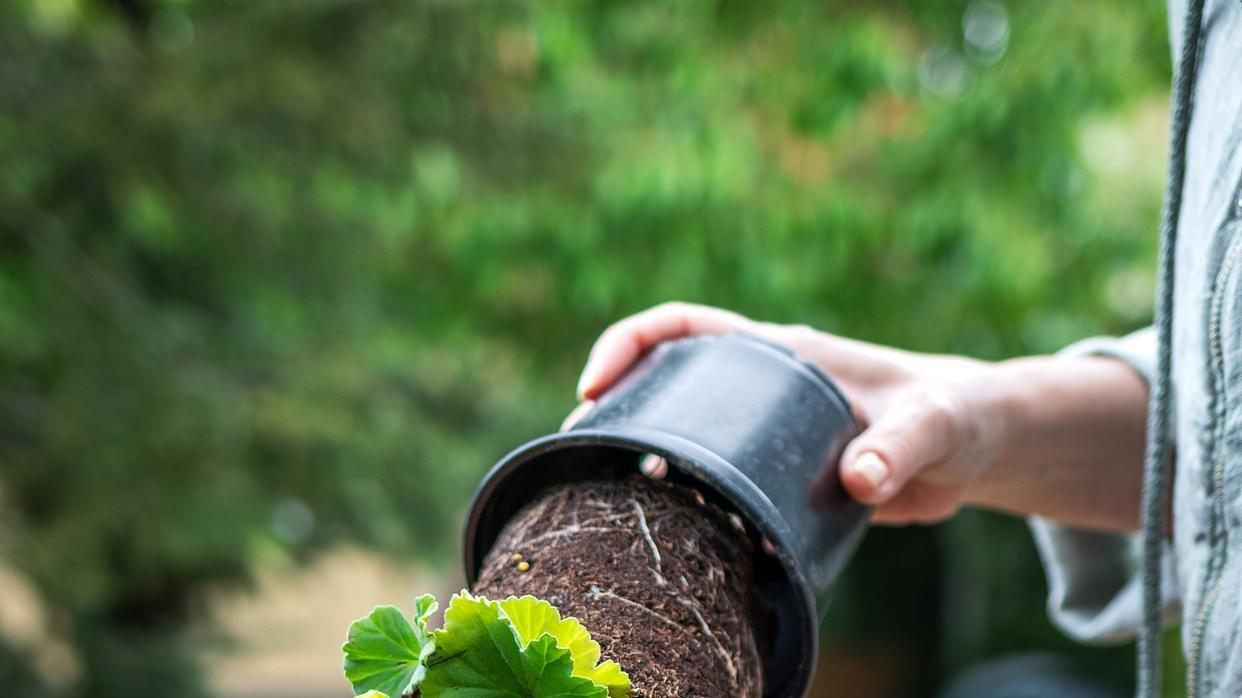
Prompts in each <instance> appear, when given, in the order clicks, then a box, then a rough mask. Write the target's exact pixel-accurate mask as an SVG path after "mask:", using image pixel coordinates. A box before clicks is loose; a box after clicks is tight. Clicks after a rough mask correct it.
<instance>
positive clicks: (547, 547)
mask: <svg viewBox="0 0 1242 698" xmlns="http://www.w3.org/2000/svg"><path fill="white" fill-rule="evenodd" d="M751 555H752V550H751V544H750V541H749V539H747V538H746V536H745V535H744V534H742V533H740V532H738V531H737V530H736V529H735V528H734V527H733V525H732V524H731V523H730V521H729V519H728V518H727V517H726V516H725V515H724V513H723V512H721V511H720V510H719V509H717V508H716V507H714V506H711V505H710V504H705V503H703V500H702V498H701V497H700V496H698V495H697V494H696V493H695V492H694V491H692V490H688V489H685V488H682V487H676V486H673V485H669V484H667V483H664V482H661V481H657V480H650V479H647V478H641V477H635V478H633V479H631V480H626V481H623V482H592V483H578V484H571V485H563V486H560V487H556V488H554V489H551V490H549V491H547V492H546V493H544V494H543V495H542V496H541V497H540V498H538V499H536V500H535V501H533V502H532V503H530V504H529V505H527V506H526V507H525V508H524V509H522V510H521V511H520V512H518V514H517V515H516V516H515V517H513V519H512V520H511V521H510V522H509V523H508V524H507V525H506V526H505V528H504V530H503V531H502V532H501V534H500V537H499V538H498V539H497V542H496V545H495V546H494V547H493V548H492V550H491V552H490V553H489V554H488V556H487V558H486V559H485V560H484V563H483V569H482V571H481V573H480V575H479V580H478V583H477V584H475V589H474V590H475V592H476V593H478V594H481V595H484V596H487V597H489V598H504V597H506V596H509V595H515V596H520V595H523V594H531V595H533V596H537V597H539V598H542V599H546V600H548V601H549V602H551V603H552V604H553V605H554V606H556V607H557V608H558V609H559V610H560V612H561V614H562V615H570V616H574V617H575V618H577V619H578V620H580V621H581V622H582V624H583V625H584V626H585V627H586V628H587V630H588V631H590V633H591V636H592V637H594V638H595V639H596V640H598V641H599V643H600V646H601V649H602V651H603V656H604V658H605V659H611V660H614V661H616V662H617V663H618V664H620V665H621V668H622V669H624V670H625V671H626V672H627V673H628V674H629V676H630V680H631V682H632V683H633V686H634V696H636V697H643V698H674V697H675V698H686V697H688V696H702V697H704V698H722V697H723V696H739V697H741V698H759V696H760V695H761V694H762V693H763V668H762V663H761V660H760V654H759V648H758V639H757V638H758V634H757V632H756V631H757V625H758V623H757V622H756V619H757V618H759V617H760V616H759V601H758V597H757V594H756V592H755V589H754V584H753V580H752V577H751V569H752V568H751Z"/></svg>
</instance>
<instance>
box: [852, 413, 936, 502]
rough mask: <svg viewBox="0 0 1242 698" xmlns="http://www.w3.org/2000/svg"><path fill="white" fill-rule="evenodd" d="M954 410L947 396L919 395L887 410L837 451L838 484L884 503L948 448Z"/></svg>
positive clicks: (859, 497)
mask: <svg viewBox="0 0 1242 698" xmlns="http://www.w3.org/2000/svg"><path fill="white" fill-rule="evenodd" d="M955 413H956V411H955V410H954V408H953V406H952V405H951V404H950V403H949V401H948V400H946V399H942V398H938V397H934V396H917V397H913V398H911V399H905V400H902V401H901V402H900V403H899V404H898V405H896V406H894V407H892V408H890V409H888V410H885V411H884V412H883V413H882V414H881V415H880V416H879V418H878V419H876V421H875V422H874V423H872V424H871V426H869V427H868V428H867V429H866V431H864V432H863V433H862V434H860V435H859V436H858V437H857V438H855V439H854V440H853V441H851V442H850V445H849V446H848V447H847V448H846V449H845V453H844V454H843V455H842V457H841V469H840V473H841V474H840V478H841V484H842V485H844V487H845V489H846V491H848V492H849V493H850V495H851V496H852V497H854V499H857V500H858V501H860V502H864V503H867V504H883V503H885V502H887V501H889V500H891V499H892V498H893V497H895V496H896V495H897V494H898V493H900V492H901V490H902V488H904V487H905V486H906V484H907V483H909V482H910V480H911V479H913V478H914V477H915V476H916V475H918V474H919V473H920V472H921V471H923V470H924V469H926V468H928V467H930V466H933V465H936V464H938V463H940V462H942V461H944V460H945V459H946V458H948V457H949V455H950V454H951V453H952V451H953V449H954V447H955V445H956V443H957V442H958V437H957V432H958V429H957V421H958V420H957V419H956V417H955Z"/></svg>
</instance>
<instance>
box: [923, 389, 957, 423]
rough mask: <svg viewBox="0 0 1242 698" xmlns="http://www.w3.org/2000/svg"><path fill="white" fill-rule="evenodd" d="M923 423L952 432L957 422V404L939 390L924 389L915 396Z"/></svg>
mask: <svg viewBox="0 0 1242 698" xmlns="http://www.w3.org/2000/svg"><path fill="white" fill-rule="evenodd" d="M914 405H915V408H916V409H917V410H918V413H919V415H920V418H921V420H922V422H923V424H924V425H925V426H926V427H927V428H928V429H931V430H934V431H940V432H951V431H953V430H954V427H955V425H956V423H957V412H958V410H957V406H956V405H955V404H954V403H953V401H952V400H950V399H949V398H948V397H946V396H945V395H944V394H942V393H940V392H939V391H934V390H924V391H921V392H919V393H917V394H916V395H915V397H914Z"/></svg>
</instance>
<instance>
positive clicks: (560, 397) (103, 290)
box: [0, 0, 1168, 698]
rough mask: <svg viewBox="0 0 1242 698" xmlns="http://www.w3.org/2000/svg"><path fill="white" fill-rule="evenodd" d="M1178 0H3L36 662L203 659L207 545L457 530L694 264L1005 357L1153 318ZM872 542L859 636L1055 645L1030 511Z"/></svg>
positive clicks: (3, 168)
mask: <svg viewBox="0 0 1242 698" xmlns="http://www.w3.org/2000/svg"><path fill="white" fill-rule="evenodd" d="M1164 26H1165V24H1164V17H1163V7H1162V6H1160V4H1159V3H1140V4H1135V3H1132V2H1124V1H1122V0H1112V1H1110V2H1095V3H1085V4H1084V3H1070V2H1040V3H1010V2H1005V3H1001V2H992V1H988V0H976V1H974V2H962V1H948V2H937V3H926V2H917V1H915V0H874V1H871V2H865V3H849V2H842V1H828V2H822V1H821V2H810V1H790V2H782V3H776V4H772V3H751V2H744V1H740V0H715V1H705V0H693V1H687V2H679V3H658V2H632V3H609V2H598V1H596V2H586V1H583V2H546V3H535V2H500V1H496V2H465V1H463V2H445V1H442V0H439V1H433V0H426V1H421V2H397V1H396V0H391V1H381V0H375V1H369V2H362V1H357V0H302V1H297V2H295V1H293V0H272V1H269V2H205V1H200V0H95V1H93V2H88V1H87V0H13V1H11V2H8V3H5V4H3V6H2V7H0V376H3V378H2V379H0V429H3V437H2V438H0V463H2V464H3V467H2V468H0V501H2V504H0V554H2V555H3V558H4V560H5V563H6V564H7V565H10V566H12V567H14V568H16V569H17V570H18V571H19V572H20V573H21V574H22V575H23V577H24V578H26V579H28V580H29V581H30V583H31V584H32V585H33V586H34V588H35V589H37V591H38V594H39V595H40V597H41V599H42V601H43V603H44V604H46V606H47V607H48V608H50V609H53V611H54V613H52V614H51V616H50V617H51V621H50V622H51V623H52V625H53V628H52V632H53V633H54V634H55V635H56V636H57V637H59V638H60V639H61V640H63V641H64V642H66V643H68V645H69V646H70V647H71V648H72V649H73V651H74V653H75V656H76V657H77V659H76V662H77V667H78V668H77V670H76V673H74V672H67V670H66V671H41V672H40V671H33V670H32V669H30V666H29V664H30V661H29V657H27V656H25V654H24V653H23V652H24V650H22V649H21V648H13V647H5V646H3V642H2V641H0V677H5V678H8V679H9V681H10V683H9V684H8V685H10V686H12V685H18V686H23V685H24V686H29V687H30V688H29V689H20V690H19V693H21V694H23V695H53V694H58V693H59V692H63V691H70V692H73V693H75V694H76V695H81V696H90V697H96V696H98V697H100V698H103V697H109V698H110V697H112V696H121V695H129V694H130V693H132V689H133V687H136V686H142V687H143V691H144V693H145V694H146V695H149V696H164V695H168V696H172V695H177V696H182V697H185V696H192V695H194V694H195V693H196V691H198V690H199V689H197V688H196V685H197V683H196V680H195V672H194V670H193V666H194V665H193V662H192V659H191V658H190V657H188V656H187V655H186V653H185V651H184V647H183V645H182V644H181V643H180V641H179V639H178V638H180V637H181V633H180V630H181V629H182V628H183V626H184V624H185V623H186V622H187V621H188V620H189V619H191V618H192V617H193V616H194V612H195V608H196V600H197V599H198V598H199V596H200V595H201V593H202V592H203V590H204V589H205V588H207V587H208V586H209V585H219V584H232V583H241V582H244V581H245V580H246V579H247V578H248V575H249V572H250V571H251V570H252V569H254V568H255V566H256V565H259V564H262V563H263V561H264V560H266V559H272V558H273V557H275V558H281V557H292V558H295V559H302V558H305V557H306V556H307V555H309V554H311V553H313V552H314V551H315V550H318V549H322V548H324V547H325V546H328V545H331V544H333V543H335V542H339V541H344V540H350V541H361V542H363V543H366V544H368V545H372V546H376V547H378V548H380V549H383V550H387V551H390V552H392V553H394V554H405V555H424V556H426V557H427V559H429V560H432V561H438V562H439V563H440V564H444V565H454V564H455V562H453V561H454V560H455V558H454V557H452V556H451V555H450V553H451V551H452V549H453V547H454V540H455V535H456V529H457V526H458V523H459V519H460V513H461V510H462V507H463V506H464V502H465V500H466V498H467V497H468V494H469V492H470V490H471V488H472V487H473V485H474V484H475V483H476V482H477V479H478V477H479V475H480V474H481V473H482V472H483V470H484V469H485V468H486V467H487V466H488V465H489V464H490V463H492V462H493V461H494V460H495V459H496V458H497V457H498V456H499V455H500V454H502V453H503V452H504V451H505V450H506V449H508V448H510V447H512V446H514V445H516V444H518V443H520V442H521V441H522V440H524V439H525V438H528V437H529V436H531V435H535V434H538V433H540V432H543V431H546V430H548V429H550V428H552V427H553V426H554V425H555V424H556V423H557V421H558V419H559V415H561V414H562V413H563V412H565V411H566V410H567V409H568V408H569V407H570V406H571V402H572V390H571V388H572V385H573V381H574V376H575V371H576V369H577V368H578V366H579V365H580V363H581V360H582V358H583V357H584V354H585V351H586V349H587V347H588V346H589V343H590V342H591V340H592V339H593V338H594V336H595V335H596V334H597V332H598V331H599V330H600V329H601V328H602V327H603V326H604V325H605V324H607V323H608V322H610V321H612V320H614V319H615V318H617V317H619V316H621V315H623V314H625V313H628V312H631V311H634V310H637V309H639V308H642V307H644V306H647V305H650V304H654V303H656V302H659V301H662V300H666V299H672V298H676V299H682V300H691V301H700V302H707V303H712V304H717V305H723V306H727V307H731V308H734V309H737V310H739V311H742V312H745V313H749V314H753V315H755V316H760V317H763V318H767V319H772V320H779V321H790V322H805V323H809V324H813V325H816V326H818V327H821V328H824V329H828V330H832V331H835V332H840V333H845V334H849V335H852V336H857V337H861V338H865V339H869V340H874V341H880V342H886V343H892V344H897V345H901V346H905V347H909V348H913V349H919V350H928V351H951V352H964V353H968V354H971V355H975V356H980V357H985V358H999V357H1004V356H1010V355H1015V354H1020V353H1027V352H1042V351H1050V350H1055V349H1056V348H1058V347H1059V346H1062V345H1063V344H1065V343H1067V342H1069V341H1071V340H1073V339H1075V338H1077V337H1080V336H1083V335H1086V334H1091V333H1099V332H1108V331H1120V330H1124V329H1127V328H1130V327H1133V326H1136V325H1137V324H1141V323H1142V322H1143V320H1144V317H1145V316H1146V315H1147V314H1148V313H1149V305H1148V299H1149V298H1150V288H1151V284H1150V273H1149V268H1150V267H1151V262H1152V256H1153V255H1152V251H1153V248H1154V234H1153V231H1154V223H1153V222H1154V220H1155V217H1156V216H1155V214H1156V212H1157V207H1158V203H1159V202H1158V193H1159V172H1160V155H1159V153H1160V151H1161V146H1162V143H1163V140H1162V138H1161V137H1160V135H1161V134H1160V131H1159V128H1157V129H1156V134H1155V137H1154V138H1146V137H1143V136H1144V134H1145V132H1144V131H1142V129H1141V128H1140V126H1141V124H1142V123H1144V122H1143V119H1142V115H1143V114H1146V113H1154V114H1158V115H1160V118H1162V115H1163V106H1162V104H1163V103H1164V102H1163V100H1164V99H1165V91H1166V87H1165V86H1166V83H1167V80H1168V58H1167V56H1168V49H1167V45H1166V41H1165V35H1164V31H1165V30H1164ZM1157 121H1158V123H1162V122H1160V121H1159V118H1158V119H1157ZM1135 124H1139V126H1136V125H1135ZM1136 134H1137V135H1136ZM942 551H943V552H942ZM853 575H854V576H853V577H852V578H851V579H852V581H847V583H846V584H845V591H844V593H843V597H842V598H840V599H839V600H838V602H837V605H836V607H835V610H834V612H833V615H832V616H831V618H830V626H831V631H830V634H831V635H832V637H833V638H836V640H837V641H840V642H852V641H859V642H861V641H863V640H864V639H867V638H869V640H867V641H872V640H876V639H877V638H879V640H881V641H883V642H887V643H890V644H893V643H897V644H900V643H906V644H907V645H908V646H909V647H912V648H914V649H913V650H911V653H912V655H913V656H917V657H918V659H917V661H916V663H917V664H918V665H919V668H918V671H917V674H918V675H919V676H922V677H924V678H922V679H918V680H919V681H922V682H923V683H922V684H921V685H922V686H923V687H924V688H925V687H926V686H927V685H929V684H930V683H932V682H935V681H937V680H938V677H939V676H940V675H941V673H942V672H945V671H949V670H953V669H954V668H956V667H958V666H962V665H964V663H966V662H969V661H971V660H974V659H977V658H978V657H980V656H986V655H988V654H990V653H994V652H997V651H1000V650H1004V649H1012V648H1025V649H1030V648H1032V647H1035V646H1041V647H1042V646H1050V645H1055V644H1056V643H1057V642H1059V640H1057V639H1056V634H1055V632H1054V631H1052V630H1051V628H1050V627H1049V626H1048V624H1047V621H1046V620H1045V619H1044V617H1043V615H1042V577H1041V576H1040V575H1041V573H1040V571H1039V568H1038V565H1037V564H1036V562H1035V561H1034V557H1033V554H1032V551H1031V549H1030V543H1029V541H1027V540H1026V534H1025V532H1024V531H1023V530H1022V526H1021V524H1020V523H1018V522H1012V521H1001V520H999V519H993V518H990V517H988V516H985V515H981V514H976V515H971V516H968V517H966V518H964V519H962V520H960V521H958V522H955V523H954V524H952V525H950V526H949V527H947V528H945V529H944V530H941V531H939V532H937V531H910V532H904V531H903V532H881V533H878V534H877V536H876V538H875V539H873V541H872V544H871V545H870V546H869V549H868V551H867V552H866V553H865V554H864V555H863V556H862V558H861V559H860V560H859V563H858V565H856V566H855V571H854V572H853ZM877 584H879V585H881V586H879V587H877V586H876V585H877ZM877 588H878V589H881V590H883V592H884V593H885V594H886V595H887V598H876V597H877V593H876V589H877ZM893 597H897V598H896V600H894V598H893ZM902 599H907V600H908V603H907V602H906V601H903V600H902ZM929 604H930V605H929ZM308 612H313V609H308ZM1100 657H1102V659H1101V662H1102V665H1108V666H1112V667H1113V669H1112V671H1113V672H1114V673H1116V674H1117V675H1123V674H1124V673H1125V672H1127V671H1128V670H1129V663H1128V662H1129V659H1128V658H1127V657H1126V656H1125V654H1124V653H1121V654H1116V653H1105V654H1103V655H1100ZM21 682H25V683H21ZM911 690H915V689H911ZM919 690H922V689H919ZM928 693H930V691H926V692H924V693H923V695H926V694H928Z"/></svg>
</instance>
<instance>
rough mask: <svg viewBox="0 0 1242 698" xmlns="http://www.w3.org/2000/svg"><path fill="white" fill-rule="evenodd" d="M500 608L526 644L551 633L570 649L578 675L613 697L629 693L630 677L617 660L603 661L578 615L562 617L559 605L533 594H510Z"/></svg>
mask: <svg viewBox="0 0 1242 698" xmlns="http://www.w3.org/2000/svg"><path fill="white" fill-rule="evenodd" d="M500 610H501V613H502V614H503V615H504V616H505V617H506V618H508V619H509V622H510V623H512V624H513V629H514V630H515V631H517V634H518V638H519V639H520V640H521V642H522V644H523V645H524V646H525V645H529V644H530V643H531V642H532V641H534V640H535V639H537V638H539V637H541V636H542V635H544V634H545V633H546V634H548V635H551V636H552V637H554V638H555V639H556V645H557V646H558V647H561V648H564V649H567V650H569V654H570V657H571V658H572V659H573V664H574V669H573V674H574V676H581V677H584V678H588V679H591V681H592V682H593V683H595V684H596V685H599V686H603V687H604V688H606V689H607V690H608V695H609V696H610V698H624V696H627V695H629V691H630V679H629V677H628V676H626V674H625V672H623V671H621V667H620V666H618V665H617V663H616V662H612V661H608V662H604V663H603V664H600V663H599V643H598V642H596V641H595V640H592V639H591V634H590V633H589V632H587V629H586V628H584V627H582V623H579V622H578V619H577V618H561V614H560V612H559V611H557V610H556V607H555V606H553V605H552V604H550V603H548V602H547V601H543V600H542V599H537V598H535V597H533V596H522V597H516V598H515V597H509V598H508V599H505V600H504V601H501V602H500ZM597 665H598V666H597Z"/></svg>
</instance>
